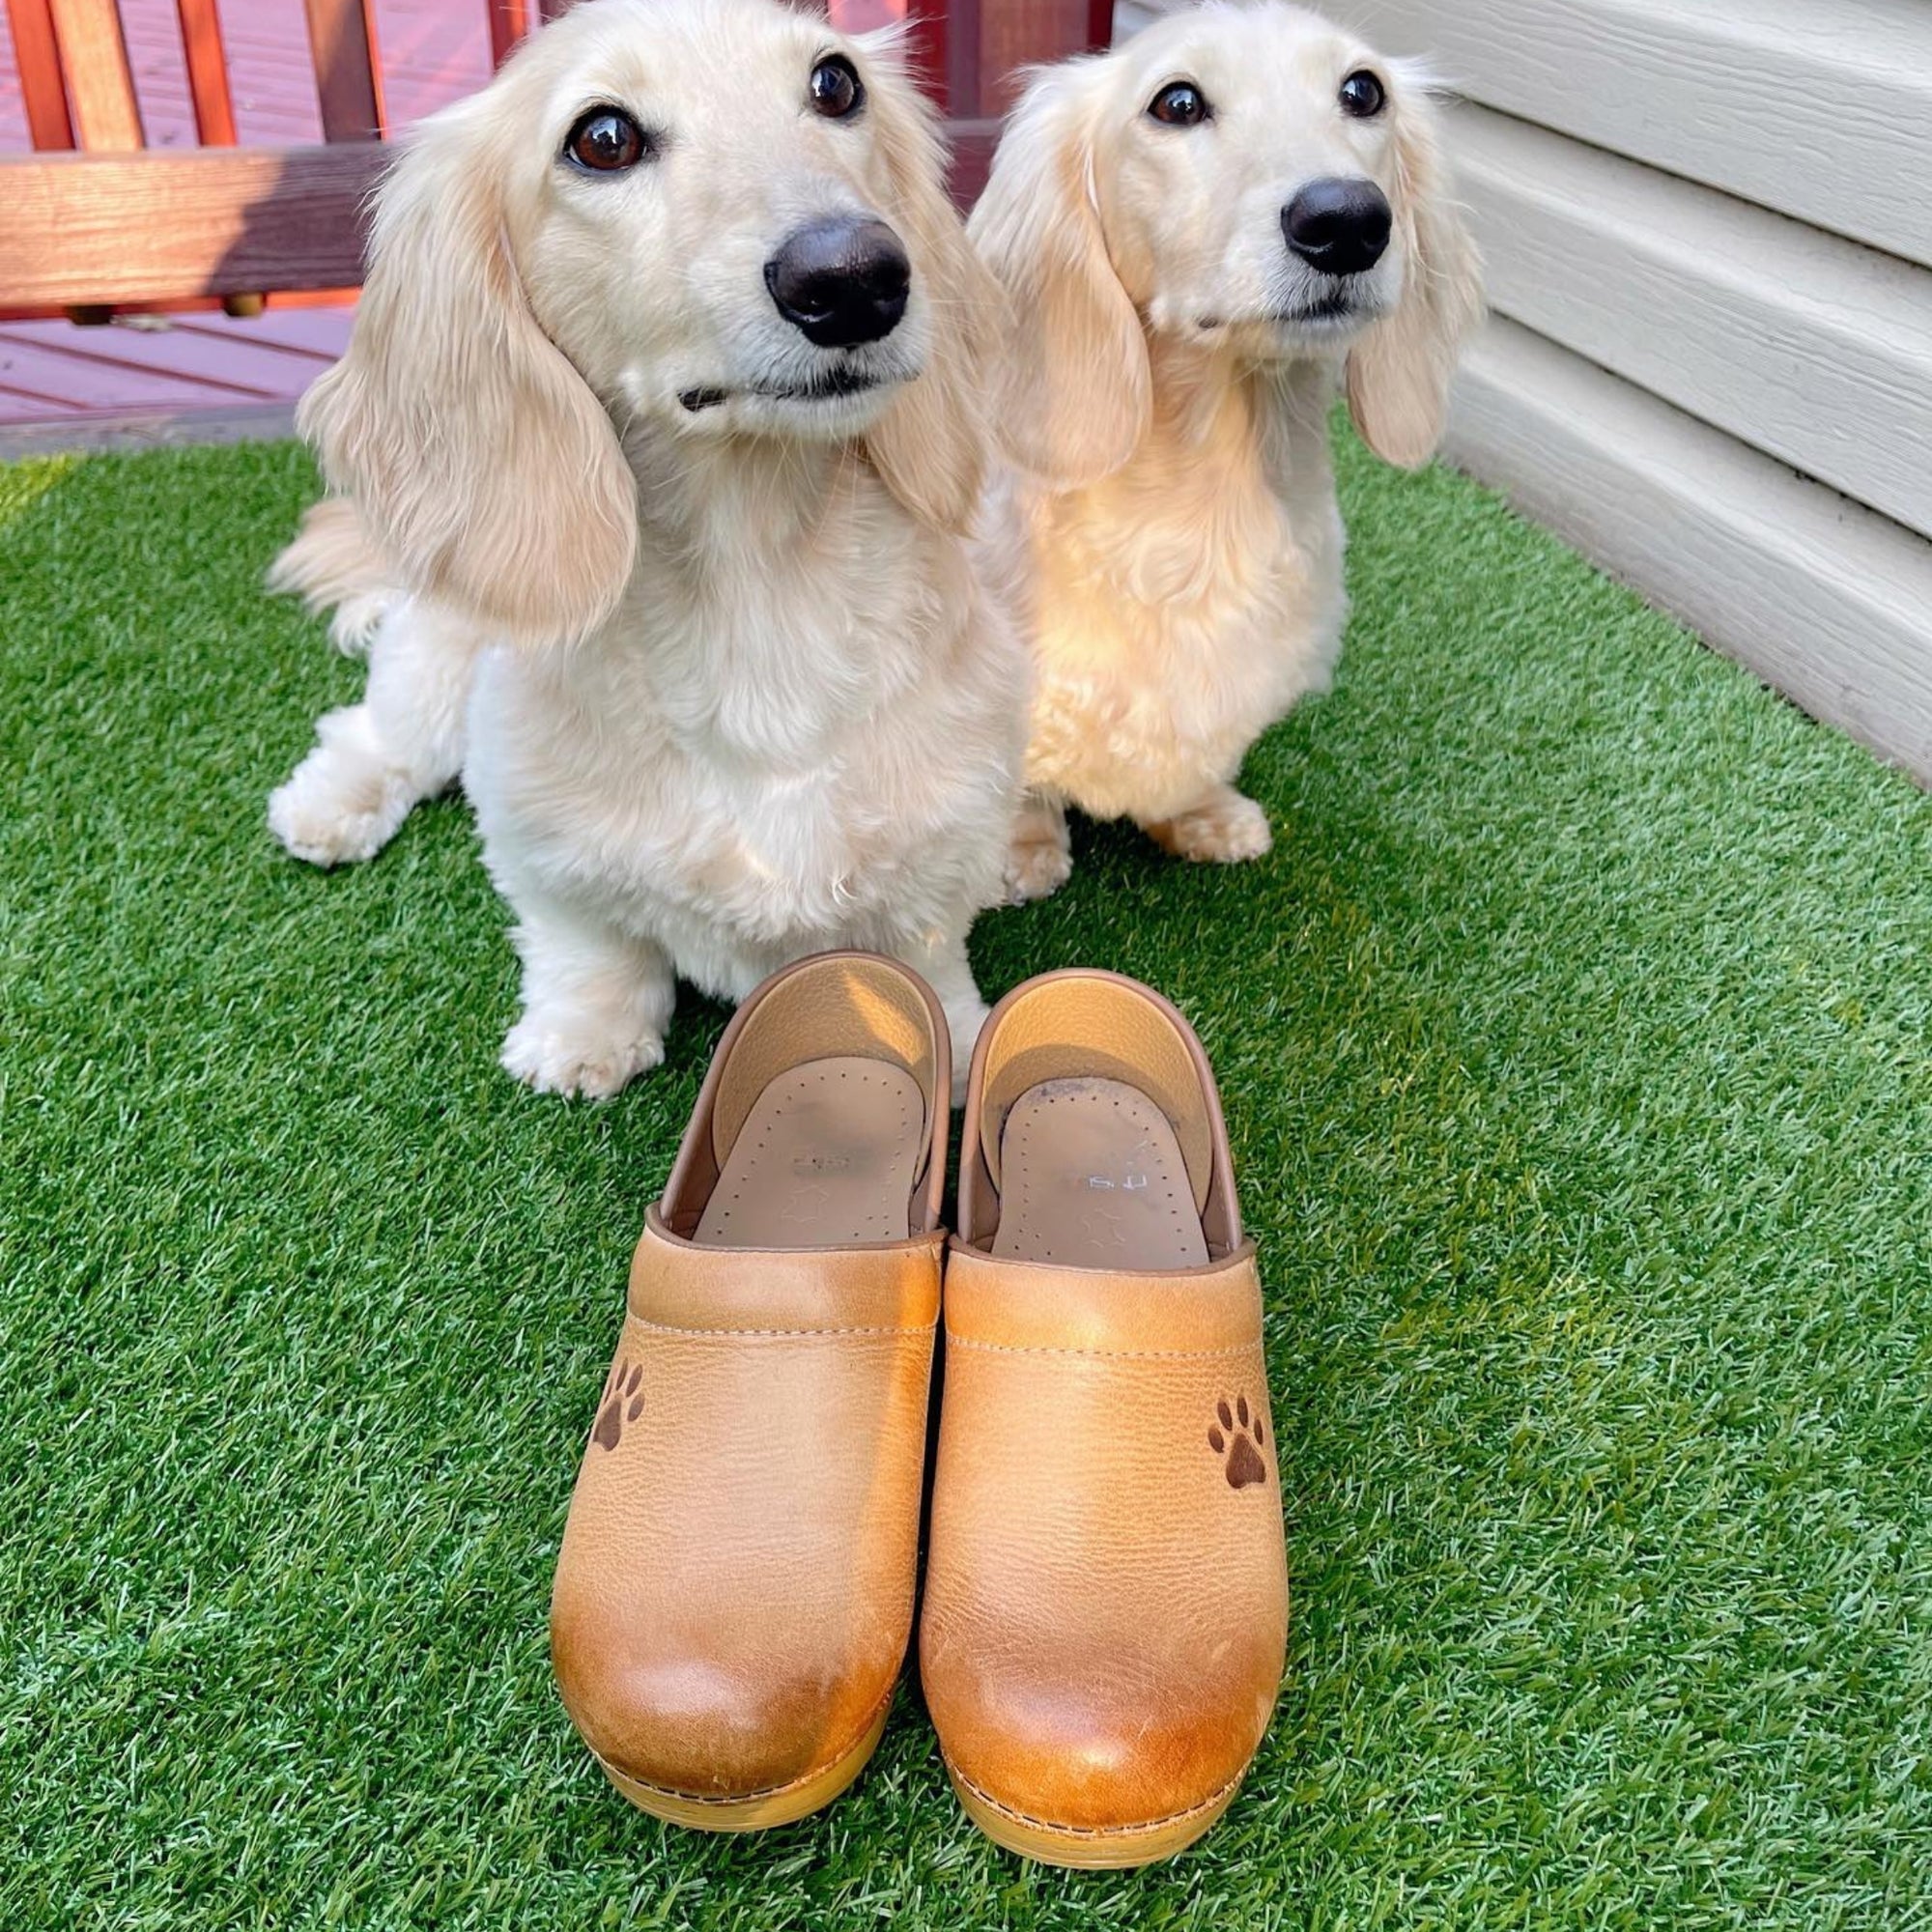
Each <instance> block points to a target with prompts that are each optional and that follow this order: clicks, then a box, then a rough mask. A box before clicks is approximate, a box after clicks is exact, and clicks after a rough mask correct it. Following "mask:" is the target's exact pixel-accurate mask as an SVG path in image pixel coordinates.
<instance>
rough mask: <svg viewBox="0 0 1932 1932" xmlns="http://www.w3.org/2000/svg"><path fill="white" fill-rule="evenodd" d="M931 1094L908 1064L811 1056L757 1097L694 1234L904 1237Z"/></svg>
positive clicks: (746, 1242)
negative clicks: (923, 1087)
mask: <svg viewBox="0 0 1932 1932" xmlns="http://www.w3.org/2000/svg"><path fill="white" fill-rule="evenodd" d="M925 1142H926V1121H925V1096H924V1095H923V1094H922V1093H921V1092H920V1085H919V1082H918V1081H917V1080H915V1079H914V1078H913V1076H912V1075H911V1074H910V1073H908V1072H907V1071H906V1070H905V1068H904V1067H902V1066H895V1065H893V1064H892V1063H891V1062H890V1061H884V1060H870V1059H867V1058H864V1057H863V1056H851V1057H845V1058H839V1059H832V1060H809V1061H806V1062H804V1063H803V1064H802V1065H798V1066H794V1067H791V1068H789V1069H788V1070H787V1071H785V1072H783V1073H781V1074H779V1075H777V1076H776V1077H775V1078H774V1079H773V1080H772V1081H771V1082H770V1083H769V1084H768V1085H767V1086H766V1087H765V1089H764V1091H763V1092H762V1093H761V1094H759V1095H758V1097H757V1100H756V1101H755V1102H754V1103H753V1108H752V1111H751V1113H750V1114H749V1115H748V1116H747V1118H746V1121H745V1124H744V1126H743V1127H742V1128H740V1130H739V1133H738V1138H737V1139H736V1140H735V1141H733V1142H732V1144H731V1151H730V1153H729V1154H728V1156H727V1157H726V1159H725V1171H724V1172H723V1173H722V1174H721V1175H720V1176H719V1177H718V1184H717V1186H716V1187H714V1188H713V1189H712V1190H711V1199H710V1200H709V1201H708V1202H707V1203H706V1204H705V1208H704V1212H703V1214H702V1216H701V1217H700V1218H699V1220H698V1223H697V1231H696V1234H694V1235H693V1236H692V1239H693V1240H694V1241H696V1242H698V1243H700V1244H702V1245H705V1246H709V1247H720V1248H831V1247H842V1246H845V1245H846V1244H847V1243H849V1242H853V1241H902V1240H904V1239H905V1238H906V1237H907V1236H908V1235H909V1234H910V1233H911V1232H912V1190H913V1184H914V1182H915V1181H916V1180H917V1179H919V1172H920V1156H921V1155H922V1154H923V1152H924V1151H925Z"/></svg>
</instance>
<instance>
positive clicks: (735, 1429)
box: [551, 955, 948, 1801]
mask: <svg viewBox="0 0 1932 1932" xmlns="http://www.w3.org/2000/svg"><path fill="white" fill-rule="evenodd" d="M894 980H897V981H899V982H900V984H899V985H896V986H895V984H894V983H893V981H894ZM801 981H803V983H801ZM787 983H789V984H790V986H791V989H792V991H791V995H790V996H787V997H785V998H783V999H782V1000H781V1003H780V1005H779V1006H778V1007H777V1008H775V1009H773V1014H772V1019H771V1022H770V1023H769V1024H768V1025H764V1026H754V1025H753V1021H754V1020H755V1017H756V1012H757V1009H758V1008H759V1006H760V1005H761V1004H762V998H761V995H759V994H754V995H753V999H752V1000H750V1001H748V1002H747V1003H746V1006H745V1008H743V1009H740V1013H739V1015H738V1017H737V1018H736V1019H734V1021H733V1022H732V1025H731V1027H730V1028H729V1029H727V1032H726V1035H725V1040H724V1041H723V1042H722V1043H721V1045H720V1048H719V1053H718V1056H717V1059H716V1060H715V1061H714V1064H713V1067H712V1071H711V1074H710V1076H709V1077H708V1079H707V1081H706V1083H705V1089H704V1094H703V1097H702V1098H701V1100H700V1103H699V1106H698V1108H697V1110H696V1113H695V1115H694V1117H693V1121H692V1124H691V1127H690V1129H689V1130H688V1132H687V1135H686V1140H685V1145H684V1148H683V1150H682V1151H681V1152H680V1155H679V1159H678V1163H677V1167H676V1169H675V1171H674V1178H673V1183H672V1186H671V1188H670V1189H669V1190H668V1193H667V1197H666V1201H665V1203H664V1204H663V1208H662V1209H659V1208H654V1209H653V1210H652V1211H651V1213H650V1215H649V1216H648V1218H647V1220H646V1223H645V1227H644V1231H643V1235H642V1238H641V1239H640V1240H639V1244H638V1249H637V1254H636V1258H635V1260H634V1261H633V1263H632V1266H631V1278H630V1287H629V1292H628V1294H627V1297H626V1307H625V1317H624V1324H623V1330H622V1333H621V1335H620V1337H619V1339H618V1344H617V1350H616V1354H615V1357H614V1359H613V1361H612V1363H611V1371H610V1375H609V1377H608V1378H607V1379H606V1383H605V1387H604V1392H603V1394H602V1395H601V1396H600V1398H599V1401H598V1406H597V1411H596V1415H595V1419H594V1420H593V1422H592V1425H591V1430H590V1437H589V1440H588V1442H587V1443H586V1445H585V1448H584V1454H583V1462H582V1469H581V1472H580V1474H579V1477H578V1483H577V1489H576V1492H575V1493H574V1495H573V1497H572V1499H571V1506H570V1517H569V1520H568V1522H567V1524H566V1526H565V1530H564V1537H563V1548H562V1550H561V1552H560V1554H559V1556H558V1559H557V1568H556V1580H555V1585H554V1593H553V1598H552V1605H551V1646H552V1658H553V1662H554V1667H555V1672H556V1679H557V1685H558V1688H559V1690H561V1692H562V1695H563V1700H564V1703H565V1705H566V1707H567V1708H568V1710H569V1712H570V1715H571V1718H572V1720H573V1721H574V1722H575V1723H576V1725H577V1728H578V1729H579V1731H580V1732H581V1733H582V1736H583V1738H584V1741H585V1742H586V1743H587V1744H588V1745H589V1746H590V1747H591V1749H592V1750H593V1751H595V1752H596V1753H597V1755H598V1756H599V1757H600V1758H601V1759H602V1760H603V1761H604V1762H605V1764H606V1765H607V1766H609V1767H611V1769H612V1770H614V1771H615V1772H617V1773H619V1774H621V1776H623V1777H625V1778H627V1779H630V1780H632V1781H633V1782H634V1783H636V1784H638V1785H642V1786H646V1787H653V1788H655V1789H657V1790H659V1791H662V1792H666V1793H669V1794H675V1795H678V1796H681V1797H686V1798H692V1799H699V1800H703V1799H712V1800H719V1801H737V1800H743V1799H747V1798H751V1797H755V1796H759V1795H762V1794H766V1793H771V1792H775V1791H781V1790H783V1789H784V1788H785V1787H786V1786H788V1785H793V1784H801V1783H804V1782H805V1781H807V1780H809V1779H810V1778H811V1777H812V1776H814V1775H815V1774H818V1773H821V1772H823V1771H824V1770H825V1768H826V1767H827V1766H829V1765H833V1764H835V1763H837V1762H838V1760H839V1759H840V1758H841V1757H842V1756H843V1755H845V1754H846V1753H848V1752H849V1751H850V1750H851V1749H852V1747H854V1746H855V1744H856V1743H858V1742H859V1741H860V1740H862V1739H863V1737H864V1736H865V1733H866V1731H867V1726H868V1724H870V1723H871V1722H872V1721H873V1720H874V1719H876V1718H877V1716H878V1715H879V1713H880V1712H881V1710H882V1708H883V1706H884V1704H885V1703H886V1701H887V1700H889V1699H890V1698H891V1696H892V1694H893V1690H894V1687H895V1683H896V1681H897V1678H898V1674H899V1670H900V1666H901V1664H902V1663H903V1661H904V1658H905V1652H906V1646H907V1642H908V1639H909V1636H910V1634H911V1629H912V1615H913V1592H914V1580H915V1574H916V1566H917V1558H918V1533H919V1511H920V1493H921V1481H922V1475H923V1463H924V1457H925V1446H926V1404H927V1395H928V1390H929V1385H930V1379H931V1367H932V1350H933V1340H934V1333H935V1328H936V1323H937V1319H938V1313H939V1300H940V1269H941V1260H942V1242H943V1236H941V1234H940V1233H939V1231H938V1228H937V1214H936V1207H937V1202H936V1190H935V1189H932V1188H931V1187H930V1185H929V1179H928V1170H929V1168H930V1166H931V1165H932V1160H931V1157H930V1154H928V1157H927V1159H926V1160H925V1161H924V1162H923V1163H922V1168H921V1172H920V1174H919V1176H918V1179H917V1184H916V1195H915V1199H914V1202H913V1204H912V1207H911V1208H910V1209H909V1214H908V1219H909V1222H910V1224H911V1227H912V1229H913V1232H912V1233H911V1234H910V1235H909V1236H908V1237H907V1238H906V1239H904V1240H899V1241H887V1242H880V1243H866V1244H860V1245H853V1246H847V1247H817V1248H797V1249H784V1248H754V1249H753V1248H732V1247H725V1246H720V1245H707V1244H700V1243H699V1242H696V1241H694V1240H692V1239H689V1238H686V1236H685V1235H683V1234H681V1233H679V1232H676V1231H675V1229H674V1227H673V1225H672V1217H673V1215H675V1216H676V1218H677V1219H678V1220H679V1221H682V1222H683V1223H684V1224H685V1225H686V1226H687V1227H690V1226H695V1225H696V1222H697V1220H698V1217H699V1216H700V1214H701V1213H702V1211H703V1208H704V1206H705V1199H706V1194H707V1191H708V1189H709V1188H710V1187H711V1186H712V1185H713V1184H714V1183H715V1182H716V1180H717V1178H718V1173H719V1169H720V1167H721V1165H722V1164H723V1162H724V1160H725V1156H726V1155H727V1154H728V1152H729V1142H730V1138H731V1136H732V1134H734V1133H735V1132H736V1131H737V1128H738V1127H739V1126H741V1125H742V1124H743V1122H744V1120H745V1118H746V1114H747V1110H748V1109H749V1107H750V1104H751V1102H752V1101H754V1100H755V1099H756V1096H757V1089H758V1087H759V1086H761V1085H762V1084H763V1083H764V1082H766V1081H768V1080H769V1079H770V1078H771V1077H772V1076H773V1075H774V1074H776V1073H778V1072H780V1071H781V1070H782V1069H783V1068H784V1066H785V1065H787V1064H788V1061H789V1060H792V1059H801V1058H804V1059H809V1058H810V1057H811V1056H812V1055H814V1054H818V1053H822V1052H824V1051H825V1044H826V1042H827V1041H828V1040H831V1041H833V1042H835V1043H836V1044H838V1046H840V1047H842V1048H843V1049H844V1050H846V1051H852V1050H855V1047H863V1048H865V1049H866V1050H867V1051H875V1050H879V1038H878V1036H877V1035H875V1034H873V1033H871V1032H868V1030H867V1027H868V1025H869V1021H865V1022H864V1023H862V1021H853V1022H852V1023H851V1024H848V1025H846V1026H845V1027H844V1028H843V1030H842V1032H841V1031H840V1028H839V1025H838V1016H839V1015H840V1014H841V1013H842V1014H843V1015H844V1016H845V1018H846V1019H847V1020H851V1019H852V1014H853V1011H854V1008H855V1006H856V1007H857V1009H859V1010H860V1012H861V1015H862V1020H863V1016H864V1015H870V1016H871V1017H872V1018H875V1019H877V1020H878V1022H879V1027H880V1029H881V1031H882V1032H889V1034H890V1037H891V1040H892V1041H893V1042H895V1044H896V1047H897V1048H900V1049H903V1054H904V1059H903V1060H902V1061H900V1064H906V1063H910V1065H911V1067H912V1068H913V1069H915V1070H916V1071H917V1074H918V1077H919V1078H920V1080H921V1084H922V1088H923V1091H925V1092H926V1093H927V1094H929V1095H933V1096H936V1098H937V1113H936V1118H932V1117H930V1116H929V1118H928V1122H927V1127H928V1130H929V1132H930V1133H931V1136H932V1147H933V1148H935V1149H937V1151H938V1157H937V1166H938V1168H939V1171H940V1173H941V1175H942V1176H943V1173H944V1168H945V1159H944V1147H945V1140H944V1136H945V1131H946V1111H945V1100H944V1096H945V1094H946V1083H947V1079H948V1075H947V1064H946V1035H945V1027H944V1023H943V1020H942V1019H941V1018H940V1017H939V1015H938V1011H937V1009H936V1007H933V1006H931V1004H930V1001H929V997H928V996H925V995H924V993H923V988H922V987H920V986H919V984H918V982H917V981H916V980H911V978H910V976H909V975H906V974H904V973H903V971H902V969H899V968H895V967H893V966H891V965H890V964H889V963H888V962H885V961H870V960H864V959H862V960H859V961H857V962H854V961H853V960H851V959H850V958H848V957H845V956H842V955H839V956H832V957H830V958H821V959H819V960H813V961H807V962H805V963H804V964H803V965H802V966H801V967H797V968H792V969H790V970H789V971H788V973H787V974H785V975H781V976H780V978H779V979H778V980H775V981H770V982H767V984H768V987H773V986H776V987H779V988H783V987H784V986H786V985H787ZM908 988H909V989H910V991H909V993H908V991H907V989H908ZM853 991H856V994H857V999H856V1001H854V1000H851V999H847V998H845V997H844V995H845V994H846V993H848V992H853ZM922 1025H923V1028H924V1037H923V1039H922V1037H920V1034H921V1027H922ZM741 1045H742V1046H743V1047H744V1049H745V1052H746V1056H747V1058H746V1062H745V1065H743V1066H742V1067H741V1065H740V1064H739V1060H738V1055H739V1050H740V1047H741ZM887 1057H890V1058H895V1059H896V1058H897V1057H898V1056H897V1053H896V1051H893V1052H889V1053H888V1054H887ZM721 1094H722V1095H723V1096H724V1099H723V1102H722V1104H721V1101H720V1095H721ZM745 1094H749V1098H742V1097H740V1096H743V1095H745ZM721 1122H724V1123H725V1124H724V1125H723V1126H721Z"/></svg>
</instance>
